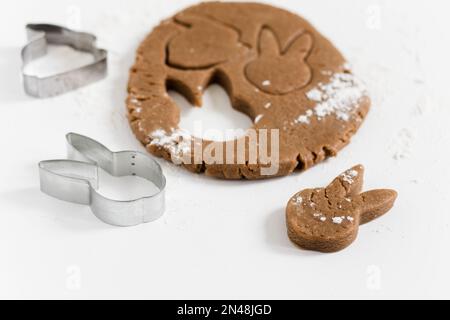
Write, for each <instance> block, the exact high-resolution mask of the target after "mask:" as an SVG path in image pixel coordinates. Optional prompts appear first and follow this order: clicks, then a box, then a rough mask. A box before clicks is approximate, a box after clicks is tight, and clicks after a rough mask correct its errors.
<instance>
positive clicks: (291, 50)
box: [285, 32, 313, 58]
mask: <svg viewBox="0 0 450 320" xmlns="http://www.w3.org/2000/svg"><path fill="white" fill-rule="evenodd" d="M312 45H313V38H312V36H311V35H310V34H309V33H307V32H305V33H303V34H301V35H300V36H298V37H297V38H296V39H295V40H294V41H293V42H292V43H291V45H290V46H289V47H288V48H287V50H286V53H285V55H286V56H288V57H301V58H304V57H305V56H306V55H307V54H308V53H309V51H310V50H311V48H312Z"/></svg>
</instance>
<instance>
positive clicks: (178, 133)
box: [149, 129, 192, 161]
mask: <svg viewBox="0 0 450 320" xmlns="http://www.w3.org/2000/svg"><path fill="white" fill-rule="evenodd" d="M149 137H150V138H151V139H152V141H151V142H150V145H154V146H158V147H161V148H163V149H164V150H166V151H167V152H169V153H170V155H171V157H172V161H181V160H182V158H183V156H184V155H186V154H189V153H190V152H191V142H192V136H191V135H190V134H189V132H187V131H185V130H182V129H176V130H172V132H171V133H170V134H168V133H167V132H166V131H165V130H162V129H158V130H155V131H153V132H152V133H151V134H150V135H149Z"/></svg>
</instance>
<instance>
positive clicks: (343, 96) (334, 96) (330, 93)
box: [295, 73, 366, 124]
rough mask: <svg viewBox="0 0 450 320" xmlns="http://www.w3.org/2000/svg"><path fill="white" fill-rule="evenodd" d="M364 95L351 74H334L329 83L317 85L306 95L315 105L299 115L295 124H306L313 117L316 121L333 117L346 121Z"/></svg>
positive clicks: (357, 81)
mask: <svg viewBox="0 0 450 320" xmlns="http://www.w3.org/2000/svg"><path fill="white" fill-rule="evenodd" d="M365 95H366V89H365V86H364V85H363V83H362V82H361V81H360V80H359V79H358V78H356V77H355V76H354V75H353V74H350V73H335V74H333V75H332V76H331V79H330V82H329V83H327V84H323V83H319V84H318V86H317V87H316V88H314V89H312V90H310V91H309V92H307V93H306V96H307V97H308V99H309V100H311V101H314V102H316V103H317V104H316V106H315V107H314V108H313V109H312V110H308V111H307V112H306V113H305V114H303V115H300V116H299V117H298V118H297V119H296V120H295V123H303V124H307V123H309V122H310V119H311V117H312V116H313V115H315V116H316V117H317V119H318V120H322V119H323V118H325V117H327V116H330V115H334V116H335V117H336V118H337V119H339V120H342V121H348V120H350V119H351V116H352V114H353V112H354V111H355V109H356V108H357V107H358V103H359V101H360V100H361V98H363V97H364V96H365Z"/></svg>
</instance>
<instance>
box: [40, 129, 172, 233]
mask: <svg viewBox="0 0 450 320" xmlns="http://www.w3.org/2000/svg"><path fill="white" fill-rule="evenodd" d="M66 138H67V144H68V158H69V159H70V160H49V161H42V162H40V163H39V175H40V186H41V191H42V192H44V193H46V194H48V195H49V196H52V197H54V198H57V199H60V200H64V201H69V202H73V203H77V204H84V205H89V206H90V208H91V210H92V212H93V213H94V214H95V215H96V216H97V217H98V218H99V219H100V220H102V221H103V222H105V223H107V224H110V225H114V226H121V227H129V226H134V225H138V224H141V223H146V222H150V221H154V220H156V219H158V218H159V217H161V216H162V215H163V213H164V209H165V195H164V189H165V186H166V178H165V177H164V174H163V172H162V169H161V167H160V165H159V164H158V163H157V162H156V161H155V160H153V159H151V158H150V157H149V156H147V155H146V154H143V153H140V152H137V151H120V152H112V151H110V150H109V149H108V148H106V147H105V146H103V145H102V144H100V143H99V142H97V141H95V140H93V139H91V138H88V137H85V136H82V135H79V134H75V133H69V134H67V135H66ZM99 167H100V168H102V169H104V170H105V171H106V172H108V173H109V174H111V175H112V176H116V177H121V176H139V177H142V178H144V179H147V180H149V181H151V182H153V183H154V184H155V185H156V186H157V187H158V188H159V190H160V191H159V192H158V193H156V194H154V195H151V196H147V197H142V198H139V199H135V200H130V201H120V200H114V199H109V198H106V197H104V196H102V195H101V194H100V193H98V192H97V189H98V184H99V180H98V168H99Z"/></svg>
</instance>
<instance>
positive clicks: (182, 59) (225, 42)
mask: <svg viewBox="0 0 450 320" xmlns="http://www.w3.org/2000/svg"><path fill="white" fill-rule="evenodd" d="M176 19H177V21H178V23H180V24H183V25H186V26H188V28H189V29H188V30H187V31H185V32H182V33H180V34H179V35H177V36H175V37H174V38H173V39H172V41H170V43H169V45H168V53H169V55H168V63H169V65H170V66H172V67H176V68H181V69H207V68H211V67H214V66H215V65H218V64H220V63H224V62H226V61H227V60H228V59H230V57H232V56H234V55H236V54H237V53H239V52H240V51H241V50H245V48H244V47H243V46H242V44H240V42H239V33H238V32H237V31H236V30H234V29H232V28H229V27H226V26H224V25H222V24H220V23H219V22H216V21H214V20H212V19H209V18H205V17H201V16H195V15H181V14H180V15H178V16H177V17H176Z"/></svg>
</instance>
